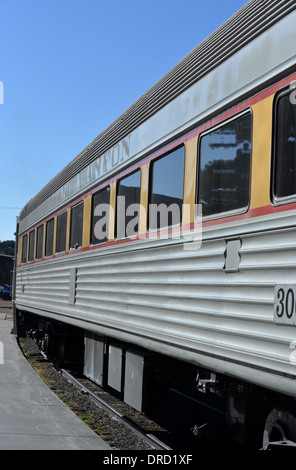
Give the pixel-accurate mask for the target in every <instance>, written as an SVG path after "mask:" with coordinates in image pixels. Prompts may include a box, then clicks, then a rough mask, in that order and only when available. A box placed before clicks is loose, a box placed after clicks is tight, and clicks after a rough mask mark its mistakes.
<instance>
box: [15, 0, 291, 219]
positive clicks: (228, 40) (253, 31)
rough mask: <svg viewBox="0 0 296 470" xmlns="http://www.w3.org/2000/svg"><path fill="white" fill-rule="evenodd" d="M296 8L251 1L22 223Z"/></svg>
mask: <svg viewBox="0 0 296 470" xmlns="http://www.w3.org/2000/svg"><path fill="white" fill-rule="evenodd" d="M295 9H296V2H295V0H250V1H249V2H248V3H246V5H245V6H243V7H242V8H241V9H240V10H239V11H238V12H237V13H236V14H235V15H233V16H232V17H231V18H230V19H229V20H228V21H226V22H225V23H224V24H223V25H222V26H220V28H218V29H217V30H216V31H215V32H214V33H212V34H211V35H210V36H209V37H208V38H207V39H205V40H204V41H203V42H202V43H201V44H199V45H198V46H197V47H196V48H195V49H193V51H191V52H190V53H189V54H188V55H187V56H186V57H184V59H182V60H181V61H180V62H179V63H178V64H177V65H176V66H175V67H173V68H172V69H171V70H170V71H169V72H168V73H167V74H166V75H164V77H163V78H161V79H160V80H159V81H158V82H157V83H156V84H155V85H154V86H153V87H152V88H150V89H149V90H148V91H147V92H146V93H144V94H143V95H142V96H141V97H140V98H139V99H138V100H137V101H136V102H135V103H134V104H133V105H132V106H131V107H130V108H128V109H127V110H126V111H125V112H124V113H123V114H122V115H121V116H119V118H118V119H117V120H115V121H114V122H113V123H112V124H111V125H110V126H109V127H107V129H105V130H104V131H103V132H102V133H101V134H99V135H98V137H96V139H94V141H93V142H92V143H91V144H89V145H88V146H87V147H86V148H85V149H84V150H83V151H82V152H81V153H80V154H79V155H77V157H76V158H74V159H73V160H72V161H71V162H70V163H69V164H68V165H67V166H65V167H64V168H63V170H61V171H60V172H59V173H58V174H57V175H56V176H55V177H54V178H53V179H52V180H51V181H50V182H49V183H48V184H47V185H46V186H44V188H43V189H42V190H41V191H40V192H39V193H38V194H37V195H36V196H35V197H34V198H33V199H31V200H30V201H29V202H28V204H27V205H26V206H25V207H24V208H23V210H22V212H21V214H20V220H23V219H24V218H25V217H26V216H27V215H28V214H29V213H30V212H31V211H33V210H34V209H35V208H36V207H38V205H40V204H41V203H42V202H44V201H45V200H46V199H47V198H48V197H50V196H51V195H52V194H53V193H55V192H56V191H57V190H58V189H59V188H61V187H62V186H63V185H64V184H66V183H67V182H68V181H70V180H71V179H72V178H73V177H74V176H75V175H77V174H78V173H79V172H80V171H81V170H82V169H83V168H85V167H86V166H87V165H89V164H90V163H91V162H93V161H94V160H96V159H97V158H98V157H99V156H100V155H102V154H104V153H105V152H107V151H108V150H109V149H110V148H112V147H113V146H114V145H116V144H117V143H118V142H119V141H120V140H122V139H123V138H124V137H125V136H126V135H128V134H129V133H131V132H132V131H133V130H134V129H136V128H137V127H138V126H139V125H140V124H142V123H143V122H144V121H146V120H147V119H148V118H150V117H151V116H152V115H153V114H155V113H156V112H157V111H159V110H160V109H161V108H162V107H164V106H165V105H167V104H168V103H169V102H170V101H172V100H173V99H174V98H176V97H177V96H178V95H180V94H181V93H182V92H183V91H185V90H186V89H187V88H189V87H190V86H192V85H193V84H194V83H196V82H197V81H198V80H200V79H201V78H202V77H203V76H204V75H206V74H207V73H209V72H210V71H211V70H213V69H214V68H215V67H217V66H218V65H219V64H221V63H222V62H224V61H225V60H226V59H227V58H229V57H230V56H231V55H233V54H234V53H235V52H237V51H238V50H239V49H241V48H243V47H244V46H245V45H246V44H248V43H249V42H250V41H252V40H253V39H255V38H256V37H257V36H259V35H260V34H262V33H263V32H264V31H265V30H267V29H268V28H270V27H271V26H272V25H274V24H275V23H277V22H278V21H280V20H281V19H282V18H283V17H285V16H287V15H288V14H289V13H291V12H292V11H293V10H295Z"/></svg>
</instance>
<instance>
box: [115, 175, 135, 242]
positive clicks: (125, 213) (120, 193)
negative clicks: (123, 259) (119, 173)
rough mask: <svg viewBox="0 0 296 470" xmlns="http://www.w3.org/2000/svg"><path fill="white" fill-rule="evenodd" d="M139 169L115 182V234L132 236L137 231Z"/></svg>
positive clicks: (121, 236) (122, 236)
mask: <svg viewBox="0 0 296 470" xmlns="http://www.w3.org/2000/svg"><path fill="white" fill-rule="evenodd" d="M140 187H141V170H137V171H136V172H135V173H132V174H131V175H128V176H126V177H125V178H122V179H121V180H120V181H119V182H118V183H117V200H116V235H117V238H125V237H133V236H136V235H137V233H138V231H139V216H140Z"/></svg>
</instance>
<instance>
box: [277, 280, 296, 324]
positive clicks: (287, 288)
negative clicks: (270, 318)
mask: <svg viewBox="0 0 296 470" xmlns="http://www.w3.org/2000/svg"><path fill="white" fill-rule="evenodd" d="M274 321H275V323H285V324H288V325H289V324H290V325H295V324H296V285H293V284H283V285H276V286H275V291H274Z"/></svg>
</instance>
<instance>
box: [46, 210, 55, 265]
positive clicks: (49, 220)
mask: <svg viewBox="0 0 296 470" xmlns="http://www.w3.org/2000/svg"><path fill="white" fill-rule="evenodd" d="M51 222H52V223H53V229H52V240H51V250H50V251H51V252H50V253H47V244H48V238H47V237H48V236H49V235H51V233H48V226H49V223H51ZM54 229H55V219H54V217H51V218H50V219H48V220H47V221H46V223H45V253H44V256H45V257H46V258H49V257H50V256H53V248H54V246H53V244H54V243H53V242H54Z"/></svg>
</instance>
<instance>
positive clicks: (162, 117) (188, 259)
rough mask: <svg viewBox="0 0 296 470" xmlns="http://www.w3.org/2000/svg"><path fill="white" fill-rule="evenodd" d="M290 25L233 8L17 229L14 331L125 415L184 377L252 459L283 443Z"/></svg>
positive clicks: (278, 4)
mask: <svg viewBox="0 0 296 470" xmlns="http://www.w3.org/2000/svg"><path fill="white" fill-rule="evenodd" d="M295 24H296V3H295V2H294V1H291V0H288V1H287V0H285V1H283V0H277V1H275V0H267V1H262V0H250V1H249V2H248V3H246V5H245V6H244V7H243V8H241V9H240V10H239V11H238V12H237V13H236V14H235V15H234V16H233V17H231V18H230V19H229V20H228V21H227V22H226V23H224V24H223V25H222V26H221V27H220V28H219V29H218V30H217V31H215V32H214V33H213V34H212V35H210V36H209V37H208V38H207V39H205V40H204V41H203V42H202V43H201V44H200V45H198V46H197V47H196V48H195V49H194V50H193V51H192V52H191V53H190V54H188V56H186V57H185V58H184V59H183V60H182V61H181V62H180V63H178V64H177V65H176V66H175V67H174V68H173V69H172V70H171V71H170V72H168V73H167V74H166V75H165V76H164V77H163V78H162V79H161V80H159V81H158V82H157V83H156V84H155V85H154V86H153V87H152V88H151V89H150V90H148V92H147V93H145V94H144V95H143V96H142V97H140V98H139V99H138V100H137V101H136V102H135V103H134V104H133V105H132V106H131V107H130V108H129V109H128V110H127V111H126V112H125V113H123V114H122V115H121V116H120V117H119V118H118V119H117V120H116V121H115V122H114V123H112V124H111V125H110V126H109V127H108V128H107V129H106V130H105V131H103V132H102V133H101V134H100V135H99V136H98V137H97V138H96V139H95V140H94V141H93V142H91V143H90V144H89V145H88V147H86V148H85V150H83V151H82V152H81V153H80V154H79V155H78V156H77V157H76V158H74V159H73V161H71V162H70V163H69V164H68V165H67V166H66V167H65V168H64V169H63V170H62V171H61V172H60V173H59V174H58V175H57V176H56V177H55V178H53V179H52V180H51V181H50V182H49V183H48V184H47V185H46V186H45V187H44V188H43V189H42V190H41V191H40V192H39V193H38V194H37V195H36V196H35V197H33V198H32V199H31V200H30V201H29V202H28V203H27V205H26V206H25V207H24V208H23V210H22V211H21V213H20V215H19V218H18V224H17V246H18V249H17V262H16V267H15V293H14V320H15V332H16V335H19V336H21V335H22V334H26V332H28V331H34V334H35V335H36V336H38V338H41V341H42V343H43V345H44V347H45V348H46V350H47V351H48V352H49V353H50V352H51V354H53V355H55V356H56V357H57V360H58V361H59V362H60V363H61V364H64V363H65V361H74V360H78V361H82V362H83V370H84V374H85V375H86V376H88V377H89V378H91V379H92V380H94V381H95V382H97V383H99V384H102V385H106V386H108V387H110V388H112V389H114V390H116V391H117V392H118V393H119V394H120V395H121V396H122V397H123V399H124V400H125V401H126V402H127V403H129V404H130V405H131V406H133V407H134V408H136V409H139V410H144V411H145V407H146V406H148V405H147V404H149V400H151V399H152V396H153V390H152V388H151V387H149V384H151V383H152V382H153V383H154V385H155V384H156V385H155V387H154V390H156V392H155V393H156V394H157V393H158V391H159V389H160V388H161V387H164V382H165V383H172V382H173V383H176V382H178V381H180V382H182V381H183V380H184V377H185V378H186V380H187V379H191V378H194V379H196V380H197V382H196V385H195V386H197V389H198V390H199V391H203V392H205V393H207V392H208V393H210V392H215V391H216V392H219V393H225V394H227V397H228V406H227V421H228V426H229V430H230V433H232V434H235V435H236V436H237V437H239V438H241V439H243V438H245V436H247V435H248V432H247V431H248V429H251V435H252V437H254V435H255V432H254V430H257V429H261V428H262V433H263V432H264V445H267V444H268V443H269V442H270V440H273V439H278V438H279V439H289V440H294V441H296V436H295V430H294V427H295V423H296V421H295V418H294V412H296V408H295V397H296V330H295V328H296V49H295V44H296V28H295ZM156 377H158V381H156ZM157 384H158V386H159V388H158V386H157ZM196 393H198V392H196ZM255 422H256V423H255ZM254 423H255V424H254ZM291 423H292V424H291ZM295 429H296V428H295ZM260 433H261V431H260Z"/></svg>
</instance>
